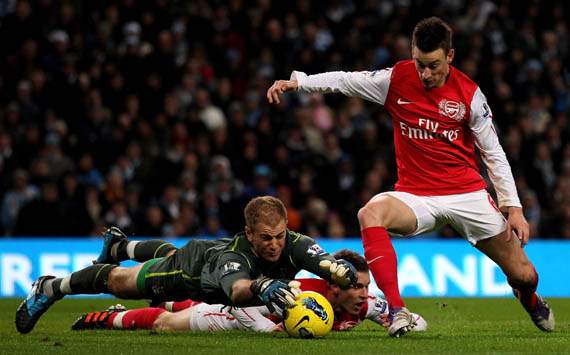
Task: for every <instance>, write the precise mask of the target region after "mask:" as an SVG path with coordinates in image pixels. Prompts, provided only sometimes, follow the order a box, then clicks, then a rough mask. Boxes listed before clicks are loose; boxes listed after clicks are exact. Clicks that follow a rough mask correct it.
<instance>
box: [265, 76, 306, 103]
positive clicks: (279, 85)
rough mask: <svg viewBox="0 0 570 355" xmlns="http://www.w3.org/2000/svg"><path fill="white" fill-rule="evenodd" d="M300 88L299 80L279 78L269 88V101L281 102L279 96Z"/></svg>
mask: <svg viewBox="0 0 570 355" xmlns="http://www.w3.org/2000/svg"><path fill="white" fill-rule="evenodd" d="M298 88H299V85H298V83H297V80H277V81H275V82H274V83H273V85H271V87H270V88H269V89H268V90H267V101H269V103H270V104H274V103H275V104H280V103H281V100H279V96H280V95H281V94H283V93H284V92H287V91H294V90H297V89H298Z"/></svg>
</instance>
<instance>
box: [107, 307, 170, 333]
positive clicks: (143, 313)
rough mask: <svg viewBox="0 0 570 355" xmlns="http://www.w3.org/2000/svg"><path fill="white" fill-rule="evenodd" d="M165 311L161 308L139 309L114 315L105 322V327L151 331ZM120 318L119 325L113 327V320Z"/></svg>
mask: <svg viewBox="0 0 570 355" xmlns="http://www.w3.org/2000/svg"><path fill="white" fill-rule="evenodd" d="M164 312H166V310H164V309H162V308H152V307H148V308H140V309H133V310H130V311H125V312H119V313H114V314H112V315H111V316H110V317H109V320H108V321H107V327H109V328H119V329H152V325H153V323H154V321H155V320H156V319H157V318H158V316H160V315H161V314H162V313H164ZM117 317H121V325H120V326H118V327H115V326H113V321H114V320H115V318H117Z"/></svg>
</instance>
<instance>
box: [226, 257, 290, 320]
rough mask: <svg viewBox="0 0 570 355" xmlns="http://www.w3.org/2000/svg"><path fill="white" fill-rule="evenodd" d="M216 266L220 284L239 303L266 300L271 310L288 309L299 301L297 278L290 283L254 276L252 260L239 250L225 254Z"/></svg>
mask: <svg viewBox="0 0 570 355" xmlns="http://www.w3.org/2000/svg"><path fill="white" fill-rule="evenodd" d="M216 267H217V269H218V273H219V283H220V286H221V288H222V290H223V291H224V293H225V294H226V295H227V296H228V298H230V300H231V302H232V304H233V305H235V306H254V305H259V304H261V303H263V304H265V305H266V306H267V307H268V308H269V309H270V310H271V311H274V310H275V307H278V308H281V309H285V308H287V307H291V306H292V305H293V304H294V303H295V297H296V296H297V293H298V292H300V290H298V282H296V281H292V282H291V283H289V284H287V283H286V282H284V281H282V280H275V279H270V278H268V277H261V278H257V279H252V278H251V268H250V267H249V262H248V260H247V259H245V257H244V256H242V255H239V254H237V253H225V254H224V255H222V256H221V257H220V260H219V261H218V262H217V265H216Z"/></svg>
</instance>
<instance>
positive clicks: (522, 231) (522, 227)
mask: <svg viewBox="0 0 570 355" xmlns="http://www.w3.org/2000/svg"><path fill="white" fill-rule="evenodd" d="M529 230H530V229H529V226H528V222H527V221H526V218H524V214H523V211H522V208H520V207H509V210H508V219H507V241H510V240H511V239H512V238H513V236H516V237H517V238H518V239H519V240H520V241H521V246H523V247H524V246H525V245H526V244H527V243H528V239H529V237H530V232H529Z"/></svg>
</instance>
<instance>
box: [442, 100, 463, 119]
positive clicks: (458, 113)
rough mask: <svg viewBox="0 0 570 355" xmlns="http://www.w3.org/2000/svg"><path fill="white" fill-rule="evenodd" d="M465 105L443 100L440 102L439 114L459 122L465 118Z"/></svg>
mask: <svg viewBox="0 0 570 355" xmlns="http://www.w3.org/2000/svg"><path fill="white" fill-rule="evenodd" d="M465 111H466V110H465V104H463V102H457V101H450V100H446V99H443V100H441V101H440V102H439V113H440V114H442V115H444V116H446V117H449V118H452V119H454V120H456V121H457V122H459V121H461V120H462V119H464V118H465Z"/></svg>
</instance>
